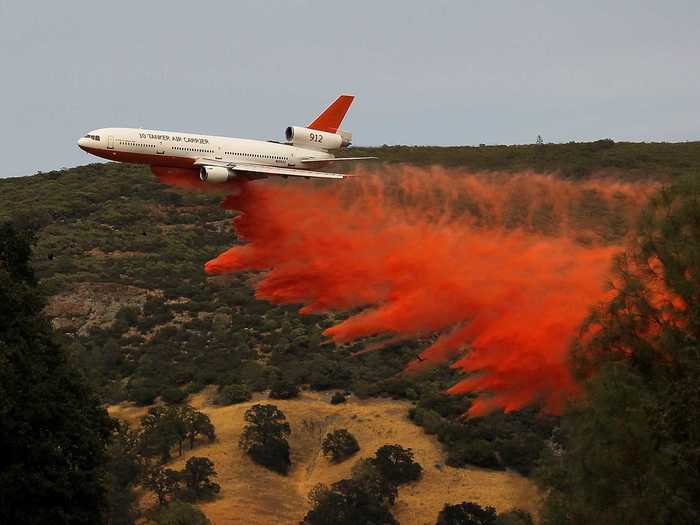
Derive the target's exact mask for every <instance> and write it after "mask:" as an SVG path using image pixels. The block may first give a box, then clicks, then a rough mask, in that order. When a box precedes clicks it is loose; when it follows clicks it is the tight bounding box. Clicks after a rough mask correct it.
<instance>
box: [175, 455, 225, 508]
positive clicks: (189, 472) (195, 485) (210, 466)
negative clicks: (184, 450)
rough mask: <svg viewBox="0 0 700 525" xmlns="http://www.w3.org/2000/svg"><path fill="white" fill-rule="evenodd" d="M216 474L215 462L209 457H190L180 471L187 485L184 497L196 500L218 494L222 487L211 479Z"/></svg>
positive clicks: (181, 477)
mask: <svg viewBox="0 0 700 525" xmlns="http://www.w3.org/2000/svg"><path fill="white" fill-rule="evenodd" d="M215 476H216V471H215V470H214V463H212V461H211V460H210V459H209V458H202V457H191V458H190V459H188V460H187V463H186V464H185V468H184V470H182V471H181V472H180V480H181V481H182V482H183V483H184V485H185V486H184V490H183V494H184V498H183V499H186V500H188V501H196V500H201V499H210V498H213V497H214V496H216V495H217V494H218V493H219V491H220V490H221V487H220V486H219V484H218V483H215V482H214V481H212V480H211V478H213V477H215Z"/></svg>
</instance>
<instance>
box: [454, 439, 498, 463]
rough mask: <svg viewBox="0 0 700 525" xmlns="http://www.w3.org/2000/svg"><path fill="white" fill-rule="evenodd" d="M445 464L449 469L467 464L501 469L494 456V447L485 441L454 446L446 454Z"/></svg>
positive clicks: (480, 440) (478, 440)
mask: <svg viewBox="0 0 700 525" xmlns="http://www.w3.org/2000/svg"><path fill="white" fill-rule="evenodd" d="M445 463H447V464H448V465H450V466H451V467H463V466H465V465H467V464H469V465H476V466H478V467H484V468H493V469H501V468H503V467H502V466H501V463H500V462H499V461H498V457H497V456H496V449H495V447H494V445H493V444H492V443H491V442H490V441H486V440H485V439H474V440H471V441H465V442H460V443H458V444H457V445H454V446H453V447H452V448H451V449H450V451H449V452H448V454H447V460H446V461H445Z"/></svg>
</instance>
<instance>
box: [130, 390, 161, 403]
mask: <svg viewBox="0 0 700 525" xmlns="http://www.w3.org/2000/svg"><path fill="white" fill-rule="evenodd" d="M157 396H158V391H157V390H156V388H155V387H152V386H148V385H143V386H137V387H135V388H133V389H131V390H130V391H129V395H128V399H129V401H133V402H134V403H136V404H137V405H138V406H147V405H152V404H153V403H154V401H155V400H156V397H157Z"/></svg>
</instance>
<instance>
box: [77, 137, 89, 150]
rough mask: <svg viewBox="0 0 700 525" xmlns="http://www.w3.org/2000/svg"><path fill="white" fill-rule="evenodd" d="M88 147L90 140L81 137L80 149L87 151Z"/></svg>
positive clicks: (79, 141)
mask: <svg viewBox="0 0 700 525" xmlns="http://www.w3.org/2000/svg"><path fill="white" fill-rule="evenodd" d="M87 145H88V138H87V137H80V138H79V139H78V147H79V148H80V149H85V147H86V146H87Z"/></svg>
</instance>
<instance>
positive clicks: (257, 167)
mask: <svg viewBox="0 0 700 525" xmlns="http://www.w3.org/2000/svg"><path fill="white" fill-rule="evenodd" d="M194 165H195V166H221V167H225V168H229V169H231V170H233V171H234V172H236V173H240V174H247V173H251V174H259V175H264V176H267V175H277V176H280V177H304V178H307V179H344V178H346V177H352V175H347V174H342V173H327V172H325V171H310V170H300V169H297V168H282V167H278V166H266V165H263V164H243V163H235V162H225V161H221V160H215V159H205V158H201V159H197V160H196V161H195V163H194Z"/></svg>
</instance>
